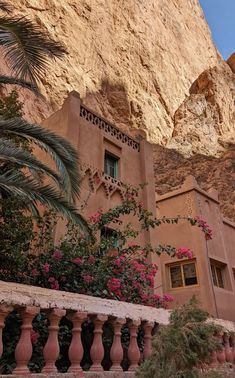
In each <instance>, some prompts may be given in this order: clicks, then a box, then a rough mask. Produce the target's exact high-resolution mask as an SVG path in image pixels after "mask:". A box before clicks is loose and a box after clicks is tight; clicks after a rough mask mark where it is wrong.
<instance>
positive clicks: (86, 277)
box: [82, 275, 94, 282]
mask: <svg viewBox="0 0 235 378" xmlns="http://www.w3.org/2000/svg"><path fill="white" fill-rule="evenodd" d="M82 278H83V279H84V281H86V282H91V281H94V277H93V276H89V275H87V276H82Z"/></svg>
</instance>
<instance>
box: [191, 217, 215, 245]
mask: <svg viewBox="0 0 235 378" xmlns="http://www.w3.org/2000/svg"><path fill="white" fill-rule="evenodd" d="M195 221H196V222H197V224H198V227H201V228H202V231H203V232H204V234H205V238H206V240H210V239H212V230H211V228H210V226H209V225H208V224H207V223H206V221H205V220H204V219H202V218H201V217H200V216H198V215H197V216H196V217H195Z"/></svg>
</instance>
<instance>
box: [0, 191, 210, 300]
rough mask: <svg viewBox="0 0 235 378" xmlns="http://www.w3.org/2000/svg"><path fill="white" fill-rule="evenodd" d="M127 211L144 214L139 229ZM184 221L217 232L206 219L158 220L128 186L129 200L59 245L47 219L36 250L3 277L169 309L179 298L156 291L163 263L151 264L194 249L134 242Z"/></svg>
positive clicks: (95, 216)
mask: <svg viewBox="0 0 235 378" xmlns="http://www.w3.org/2000/svg"><path fill="white" fill-rule="evenodd" d="M127 214H133V216H135V217H137V218H138V220H139V225H140V227H139V230H138V231H137V230H134V229H133V228H132V227H131V225H130V224H127V225H124V224H123V223H122V217H123V216H124V215H127ZM49 218H50V217H47V219H49ZM181 219H186V220H187V221H189V222H190V223H191V224H192V225H196V226H198V227H200V228H201V229H202V231H203V232H204V233H205V237H206V238H207V239H208V238H211V230H210V228H209V226H208V225H207V224H206V222H205V221H203V220H202V219H201V218H199V217H196V218H188V217H186V218H179V217H176V218H171V219H169V218H161V219H156V218H154V217H153V215H152V214H151V213H150V212H148V211H147V210H145V209H144V208H143V206H142V204H141V203H139V202H138V192H137V191H135V190H133V189H131V190H130V189H129V188H127V191H126V196H125V199H124V200H123V202H122V203H121V204H120V205H118V206H116V207H114V208H112V209H110V210H109V211H107V212H105V213H104V212H102V210H98V211H97V213H96V214H93V215H91V217H90V219H89V225H90V230H89V232H88V233H87V234H84V233H81V231H80V230H79V229H77V228H76V227H75V226H74V225H68V232H67V234H66V236H65V238H64V240H63V241H62V242H61V244H60V245H59V246H58V247H55V246H54V245H53V242H52V239H50V235H51V233H50V229H51V228H53V224H52V223H51V222H50V221H47V222H46V226H45V221H44V222H43V223H42V224H43V226H42V227H41V231H42V235H40V237H39V240H40V242H39V243H38V244H37V245H36V244H35V242H34V244H33V246H34V253H30V252H29V253H25V251H24V253H22V255H21V258H20V259H19V260H20V270H19V271H15V265H12V266H14V271H11V270H10V268H9V264H8V269H7V270H4V269H2V270H1V272H0V279H6V278H7V279H8V280H14V281H17V282H21V283H25V284H31V285H37V286H41V287H46V288H51V289H55V290H65V291H70V292H76V293H80V294H88V295H93V296H99V297H102V298H109V299H116V300H121V301H128V302H132V303H140V304H144V305H149V306H154V307H166V305H167V303H168V302H170V301H172V300H173V299H172V297H171V296H170V295H166V294H165V295H164V296H163V297H161V296H160V295H158V294H157V293H155V292H154V286H155V282H156V280H155V276H156V274H157V266H156V265H155V264H152V263H151V262H150V256H151V254H157V255H160V254H161V253H167V254H168V255H170V256H176V257H178V258H179V259H182V258H192V257H193V252H192V251H190V249H188V248H187V247H184V246H182V247H180V248H178V249H176V248H175V247H173V246H169V245H158V246H151V245H145V246H139V245H138V244H133V240H135V239H136V237H137V236H138V234H139V233H141V232H143V231H144V230H148V229H150V228H154V227H157V226H159V225H160V224H162V223H173V224H174V223H177V222H179V221H180V220H181ZM55 223H56V222H55ZM110 225H112V227H114V228H115V231H113V232H112V233H111V234H110V233H109V234H108V235H106V234H105V232H104V233H101V235H102V236H101V237H99V236H100V232H101V231H102V230H105V228H107V227H108V226H110ZM39 229H40V228H39ZM109 230H110V229H109ZM39 233H40V232H39ZM35 249H36V250H37V254H35ZM12 258H13V259H14V256H12Z"/></svg>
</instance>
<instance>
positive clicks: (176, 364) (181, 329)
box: [137, 298, 220, 378]
mask: <svg viewBox="0 0 235 378" xmlns="http://www.w3.org/2000/svg"><path fill="white" fill-rule="evenodd" d="M207 316H208V314H207V313H206V312H205V311H204V310H202V309H201V308H199V307H198V304H197V301H196V300H195V298H193V299H192V300H191V301H190V302H189V303H187V304H185V305H183V306H181V307H179V308H177V309H175V310H174V311H172V313H171V316H170V322H169V325H167V326H160V327H159V329H158V331H157V334H156V336H155V337H154V342H153V354H152V356H151V357H150V358H149V359H148V360H147V361H145V362H144V363H143V365H141V367H140V368H139V370H138V372H137V376H138V377H139V378H178V377H179V378H198V377H199V376H200V375H199V370H197V369H195V366H198V365H200V364H203V363H208V362H209V357H210V353H211V352H212V351H214V350H219V349H220V345H219V343H218V339H217V338H216V336H215V334H216V333H217V332H219V331H220V327H219V326H217V325H215V324H213V323H209V322H206V320H207Z"/></svg>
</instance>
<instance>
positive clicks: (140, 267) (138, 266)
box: [132, 260, 146, 272]
mask: <svg viewBox="0 0 235 378" xmlns="http://www.w3.org/2000/svg"><path fill="white" fill-rule="evenodd" d="M132 265H133V266H134V267H135V269H136V271H137V272H143V271H145V270H146V266H145V265H144V264H140V263H139V262H138V261H137V260H133V261H132Z"/></svg>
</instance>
